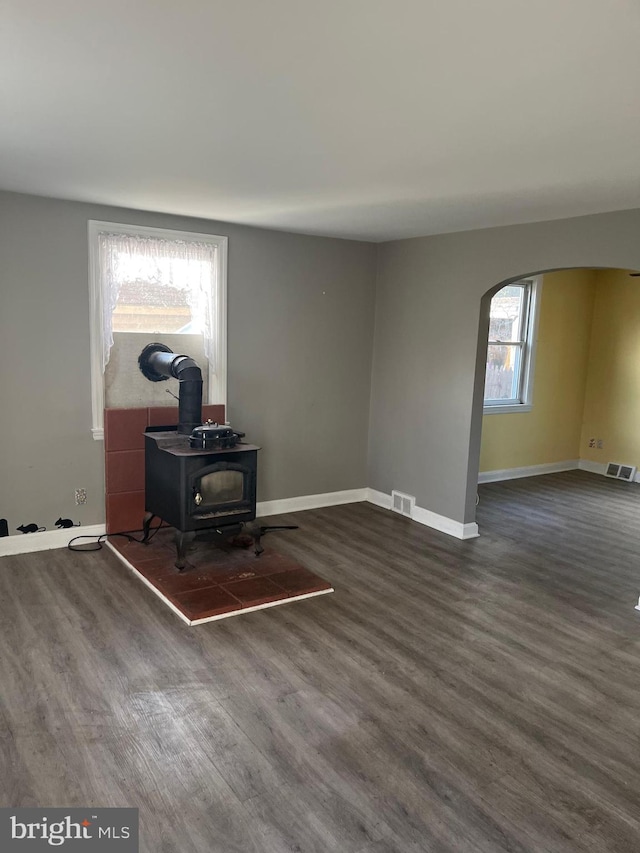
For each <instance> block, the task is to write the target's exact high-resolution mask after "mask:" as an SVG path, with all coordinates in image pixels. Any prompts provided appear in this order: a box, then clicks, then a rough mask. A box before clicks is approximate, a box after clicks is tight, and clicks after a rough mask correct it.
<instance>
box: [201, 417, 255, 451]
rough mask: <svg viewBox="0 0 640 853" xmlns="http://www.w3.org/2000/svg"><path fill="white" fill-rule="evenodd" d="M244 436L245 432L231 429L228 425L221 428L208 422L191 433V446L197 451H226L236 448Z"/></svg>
mask: <svg viewBox="0 0 640 853" xmlns="http://www.w3.org/2000/svg"><path fill="white" fill-rule="evenodd" d="M244 435H245V434H244V433H243V432H238V431H237V430H234V429H231V427H230V426H229V425H228V424H225V425H223V426H220V425H219V424H216V423H214V422H213V421H207V422H206V423H204V424H202V425H201V426H197V427H195V429H193V430H192V431H191V435H190V436H189V446H190V447H192V448H194V449H195V450H224V449H227V448H229V447H235V446H236V444H237V443H238V441H239V440H240V439H241V438H244Z"/></svg>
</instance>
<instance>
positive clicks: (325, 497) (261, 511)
mask: <svg viewBox="0 0 640 853" xmlns="http://www.w3.org/2000/svg"><path fill="white" fill-rule="evenodd" d="M367 491H368V490H367V489H347V490H346V491H343V492H326V493H325V494H321V495H301V496H300V497H297V498H282V499H281V500H275V501H260V502H259V503H258V504H257V506H256V516H257V517H258V518H261V517H262V516H265V515H284V514H285V513H287V512H302V511H303V510H305V509H320V508H321V507H324V506H339V505H340V504H353V503H360V502H361V501H366V500H367Z"/></svg>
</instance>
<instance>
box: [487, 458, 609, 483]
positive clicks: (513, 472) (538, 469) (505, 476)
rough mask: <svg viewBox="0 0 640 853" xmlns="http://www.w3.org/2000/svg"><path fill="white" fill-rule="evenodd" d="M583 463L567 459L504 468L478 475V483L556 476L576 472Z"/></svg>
mask: <svg viewBox="0 0 640 853" xmlns="http://www.w3.org/2000/svg"><path fill="white" fill-rule="evenodd" d="M582 462H583V460H581V459H565V460H564V461H563V462H547V463H545V464H543V465H527V466H526V467H524V468H503V469H501V470H498V471H482V472H481V473H480V474H478V483H496V482H498V481H500V480H518V479H520V477H537V476H538V474H556V473H558V472H559V471H575V470H576V468H582ZM585 470H589V469H585ZM598 473H600V472H598Z"/></svg>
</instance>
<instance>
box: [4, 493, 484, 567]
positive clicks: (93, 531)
mask: <svg viewBox="0 0 640 853" xmlns="http://www.w3.org/2000/svg"><path fill="white" fill-rule="evenodd" d="M363 501H368V502H369V503H373V504H376V506H380V507H383V508H384V509H389V510H390V509H391V495H385V494H384V492H378V491H376V490H375V489H366V488H365V489H347V490H345V491H341V492H326V493H325V494H319V495H301V496H300V497H295V498H282V499H281V500H275V501H261V502H260V503H258V504H257V506H256V517H258V518H262V517H264V516H267V515H285V514H286V513H290V512H302V511H303V510H306V509H320V508H322V507H326V506H339V505H340V504H350V503H361V502H363ZM413 520H414V521H417V522H418V523H419V524H424V525H426V526H427V527H432V528H433V529H434V530H440V531H442V532H443V533H448V534H449V535H450V536H455V537H456V538H457V539H473V538H475V537H476V536H478V535H479V534H478V525H477V524H475V523H472V524H462V522H460V521H454V520H453V519H452V518H447V517H446V516H444V515H438V513H435V512H431V511H430V510H428V509H422V507H419V506H416V507H414V514H413ZM104 532H105V526H104V524H94V525H89V526H85V527H74V528H73V530H45V531H43V532H42V533H25V534H21V535H20V536H5V537H2V538H0V557H2V556H10V555H12V554H27V553H31V552H33V551H48V550H51V549H53V548H66V546H67V545H68V543H69V541H70V540H71V539H72V538H73V537H74V536H101V535H102V534H103V533H104Z"/></svg>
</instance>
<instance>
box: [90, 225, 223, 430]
mask: <svg viewBox="0 0 640 853" xmlns="http://www.w3.org/2000/svg"><path fill="white" fill-rule="evenodd" d="M105 231H106V232H109V233H111V234H129V235H133V236H135V235H140V236H142V237H157V238H161V239H163V240H183V241H187V242H188V241H193V242H198V243H210V244H211V245H213V246H215V248H216V256H215V257H216V281H217V285H218V286H217V288H216V293H215V294H214V299H215V305H216V312H215V315H216V317H217V329H216V340H215V349H216V364H217V370H216V372H215V373H214V371H213V370H212V368H211V365H209V371H208V372H209V381H208V385H207V393H208V401H209V403H216V404H222V405H224V406H225V407H226V404H227V254H228V243H229V238H228V237H223V236H221V235H218V234H202V233H199V232H193V231H177V230H175V229H170V228H152V227H151V226H147V225H130V224H125V223H122V222H103V221H100V220H97V219H90V220H89V221H88V239H89V314H90V343H91V434H92V436H93V438H94V440H95V441H102V440H103V439H104V402H105V401H104V373H103V372H102V351H103V341H104V334H103V322H102V312H103V306H104V291H103V286H102V276H101V274H100V264H99V252H98V235H99V234H101V233H104V232H105Z"/></svg>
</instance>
